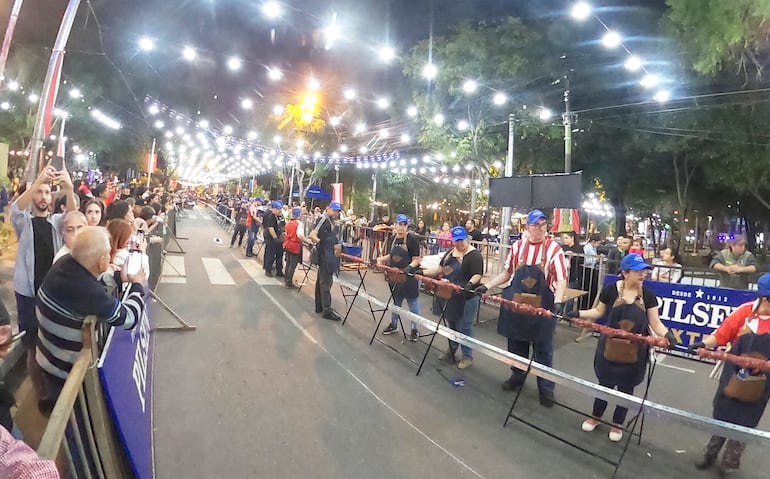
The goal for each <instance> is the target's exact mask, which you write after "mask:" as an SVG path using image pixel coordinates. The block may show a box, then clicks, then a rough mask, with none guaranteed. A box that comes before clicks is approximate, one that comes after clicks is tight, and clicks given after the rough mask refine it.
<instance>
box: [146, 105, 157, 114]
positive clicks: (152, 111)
mask: <svg viewBox="0 0 770 479" xmlns="http://www.w3.org/2000/svg"><path fill="white" fill-rule="evenodd" d="M147 111H149V112H150V115H157V114H158V113H160V108H158V105H155V104H152V105H150V107H149V108H147Z"/></svg>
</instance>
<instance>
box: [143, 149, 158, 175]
mask: <svg viewBox="0 0 770 479" xmlns="http://www.w3.org/2000/svg"><path fill="white" fill-rule="evenodd" d="M144 163H145V166H146V167H147V173H154V172H155V168H156V167H157V166H158V154H157V153H155V154H154V155H153V154H150V153H148V154H147V158H145V162H144Z"/></svg>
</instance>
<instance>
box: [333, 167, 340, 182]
mask: <svg viewBox="0 0 770 479" xmlns="http://www.w3.org/2000/svg"><path fill="white" fill-rule="evenodd" d="M334 178H335V179H334V182H335V183H339V182H340V165H334Z"/></svg>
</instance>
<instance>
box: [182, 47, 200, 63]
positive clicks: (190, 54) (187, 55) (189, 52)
mask: <svg viewBox="0 0 770 479" xmlns="http://www.w3.org/2000/svg"><path fill="white" fill-rule="evenodd" d="M197 56H198V52H196V51H195V49H194V48H193V47H185V48H184V50H182V57H183V58H184V59H185V60H187V61H188V62H191V61H193V60H195V57H197Z"/></svg>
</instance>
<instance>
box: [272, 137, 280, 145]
mask: <svg viewBox="0 0 770 479" xmlns="http://www.w3.org/2000/svg"><path fill="white" fill-rule="evenodd" d="M280 142H281V137H280V136H279V135H275V136H274V137H273V143H276V144H278V143H280Z"/></svg>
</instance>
